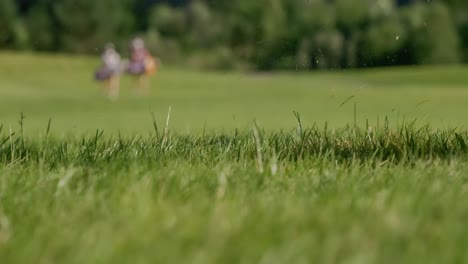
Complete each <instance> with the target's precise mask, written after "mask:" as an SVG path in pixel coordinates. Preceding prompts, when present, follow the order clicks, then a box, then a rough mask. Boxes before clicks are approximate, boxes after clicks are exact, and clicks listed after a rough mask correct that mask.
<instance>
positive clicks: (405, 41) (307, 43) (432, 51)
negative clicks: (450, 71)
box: [0, 0, 468, 70]
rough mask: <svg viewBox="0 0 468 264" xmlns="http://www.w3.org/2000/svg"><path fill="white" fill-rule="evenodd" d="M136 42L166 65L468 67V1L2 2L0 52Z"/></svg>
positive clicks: (86, 49)
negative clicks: (140, 39) (140, 40)
mask: <svg viewBox="0 0 468 264" xmlns="http://www.w3.org/2000/svg"><path fill="white" fill-rule="evenodd" d="M135 35H139V36H142V37H144V38H145V39H146V41H147V44H148V46H149V48H150V49H152V50H153V52H155V53H156V54H157V55H159V56H160V57H161V58H162V60H164V61H166V62H169V63H189V64H192V65H195V66H199V67H207V68H224V69H227V68H235V67H250V68H255V69H260V70H274V69H303V70H306V69H330V68H348V67H373V66H386V65H406V64H443V63H460V62H466V61H468V1H466V0H431V1H430V2H428V1H426V0H425V1H422V0H421V1H419V0H379V1H376V0H235V1H218V0H212V1H209V0H205V1H203V0H192V1H188V0H172V1H171V0H166V1H164V0H99V1H96V0H1V1H0V48H2V49H19V50H24V49H28V50H37V51H47V52H71V53H88V54H93V53H96V52H98V51H99V50H100V48H101V47H102V46H103V45H104V44H105V43H106V42H110V41H111V42H114V43H116V44H117V45H118V46H119V47H120V48H121V50H123V51H125V50H126V45H127V44H126V43H127V41H128V39H129V38H131V37H133V36H135Z"/></svg>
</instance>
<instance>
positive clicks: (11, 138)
mask: <svg viewBox="0 0 468 264" xmlns="http://www.w3.org/2000/svg"><path fill="white" fill-rule="evenodd" d="M13 135H14V133H13V131H12V130H11V127H10V137H9V139H10V153H11V154H10V158H11V163H13V161H14V160H15V149H14V148H15V143H14V142H13Z"/></svg>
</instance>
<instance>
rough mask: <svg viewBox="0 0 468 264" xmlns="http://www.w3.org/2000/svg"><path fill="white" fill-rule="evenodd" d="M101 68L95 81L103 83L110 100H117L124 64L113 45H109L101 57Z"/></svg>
mask: <svg viewBox="0 0 468 264" xmlns="http://www.w3.org/2000/svg"><path fill="white" fill-rule="evenodd" d="M101 63H102V64H101V67H100V68H99V69H98V70H97V71H96V74H95V79H96V80H97V81H101V82H103V84H104V86H103V89H104V94H105V95H106V96H108V97H109V98H110V99H117V98H118V97H119V90H120V74H121V73H122V64H121V58H120V54H119V53H118V52H117V51H116V50H115V47H114V45H113V44H111V43H110V44H107V45H106V47H105V49H104V52H103V53H102V55H101Z"/></svg>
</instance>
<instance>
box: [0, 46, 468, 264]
mask: <svg viewBox="0 0 468 264" xmlns="http://www.w3.org/2000/svg"><path fill="white" fill-rule="evenodd" d="M96 66H97V60H95V59H92V58H83V57H65V56H56V55H53V56H50V55H49V56H46V55H31V54H11V53H0V263H1V264H3V263H7V264H8V263H44V264H45V263H47V264H48V263H203V264H205V263H467V262H468V253H467V251H466V248H468V228H467V227H466V223H467V222H468V204H467V203H466V201H468V172H467V171H468V133H467V131H466V126H467V125H468V119H466V117H467V116H468V115H467V114H468V107H467V104H466V102H468V89H467V88H468V87H467V85H468V74H466V72H468V68H466V67H465V68H464V67H440V68H434V67H431V68H398V69H382V70H369V71H356V72H328V73H311V74H306V73H281V74H274V75H272V74H242V73H201V72H196V71H191V70H181V69H171V68H168V69H166V68H163V69H162V71H161V72H160V73H159V74H158V75H157V77H156V78H155V79H154V80H153V91H152V94H151V95H150V96H149V97H140V96H137V95H134V94H133V93H132V90H131V86H132V80H131V79H128V78H125V79H124V80H123V93H122V97H121V98H120V100H118V101H117V102H110V101H108V100H106V99H105V98H104V97H102V96H101V95H100V93H99V87H98V85H97V84H95V83H94V82H93V81H92V71H93V69H94V68H95V67H96ZM355 106H356V108H355ZM169 107H171V109H172V111H171V116H170V120H169V122H168V123H169V125H166V124H167V122H166V116H167V112H168V109H169ZM355 110H356V111H355ZM293 111H297V112H298V113H299V114H300V117H295V116H294V115H293ZM21 113H23V114H24V116H25V118H24V119H21V118H20V117H21ZM152 114H154V116H155V117H156V118H155V120H153V118H152ZM49 120H51V123H50V128H49V129H48V124H49ZM21 124H22V125H21ZM426 124H428V125H426ZM355 125H356V126H355Z"/></svg>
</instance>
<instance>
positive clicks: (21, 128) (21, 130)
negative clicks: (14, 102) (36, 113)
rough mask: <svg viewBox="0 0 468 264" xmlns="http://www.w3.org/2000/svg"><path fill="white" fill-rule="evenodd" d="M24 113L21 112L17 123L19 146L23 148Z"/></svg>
mask: <svg viewBox="0 0 468 264" xmlns="http://www.w3.org/2000/svg"><path fill="white" fill-rule="evenodd" d="M24 119H25V116H24V113H23V112H21V115H20V120H19V125H20V133H21V147H22V148H24Z"/></svg>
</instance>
